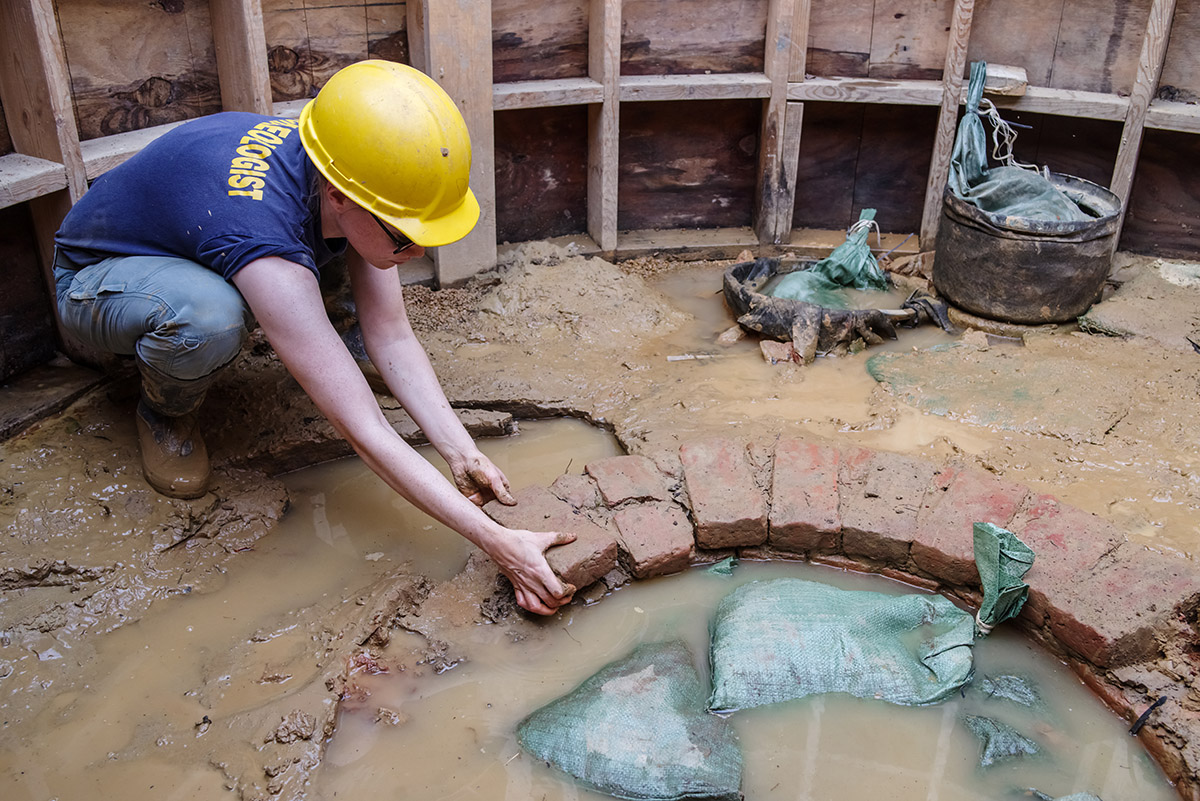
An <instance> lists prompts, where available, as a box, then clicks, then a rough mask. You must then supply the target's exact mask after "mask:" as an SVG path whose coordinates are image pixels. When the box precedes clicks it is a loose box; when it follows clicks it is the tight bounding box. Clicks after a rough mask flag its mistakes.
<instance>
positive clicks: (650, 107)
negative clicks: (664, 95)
mask: <svg viewBox="0 0 1200 801" xmlns="http://www.w3.org/2000/svg"><path fill="white" fill-rule="evenodd" d="M761 117H762V103H761V102H760V101H757V100H712V101H690V102H685V101H676V102H669V103H628V104H624V105H622V107H621V138H620V145H619V153H620V166H619V178H618V189H617V196H618V203H617V227H618V228H619V229H621V230H632V229H642V228H691V227H697V228H699V227H704V228H711V227H740V226H745V225H749V224H750V217H751V210H752V208H753V206H754V192H755V188H756V186H757V178H758V159H757V153H758V136H759V125H760V120H761Z"/></svg>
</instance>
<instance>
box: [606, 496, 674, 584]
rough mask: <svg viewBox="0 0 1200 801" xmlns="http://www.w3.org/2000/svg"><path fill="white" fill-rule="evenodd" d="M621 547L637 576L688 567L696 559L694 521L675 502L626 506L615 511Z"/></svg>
mask: <svg viewBox="0 0 1200 801" xmlns="http://www.w3.org/2000/svg"><path fill="white" fill-rule="evenodd" d="M613 520H614V521H615V522H616V524H617V531H619V532H620V535H621V538H620V544H621V550H622V552H624V554H625V558H626V559H625V561H626V564H627V565H628V566H629V568H630V570H631V571H632V572H633V575H634V577H635V578H639V579H644V578H653V577H654V576H665V575H667V574H668V573H678V572H680V571H682V570H687V568H688V566H689V565H690V564H691V559H692V545H693V542H694V540H693V535H692V524H691V522H690V521H689V520H688V518H687V515H686V514H684V511H683V510H682V509H680V508H679V507H678V506H676V505H675V504H673V503H645V504H639V505H637V506H626V507H625V508H623V509H618V510H617V511H616V512H614V513H613Z"/></svg>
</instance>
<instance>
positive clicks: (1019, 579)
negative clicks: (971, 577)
mask: <svg viewBox="0 0 1200 801" xmlns="http://www.w3.org/2000/svg"><path fill="white" fill-rule="evenodd" d="M973 531H974V537H975V541H974V547H975V569H976V570H978V571H979V581H980V583H981V584H982V585H983V604H982V605H981V606H980V607H979V614H978V616H977V618H976V624H977V626H978V628H979V631H980V633H981V634H987V633H988V632H990V631H991V630H992V627H993V626H995V625H996V624H997V623H999V622H1002V621H1005V620H1009V619H1010V618H1014V617H1016V616H1017V615H1018V614H1019V613H1020V611H1021V608H1022V607H1023V606H1025V599H1026V598H1028V597H1029V585H1028V584H1026V583H1025V582H1024V581H1023V579H1024V578H1025V574H1026V573H1028V572H1029V568H1031V567H1033V550H1032V549H1031V548H1030V547H1029V546H1028V545H1026V544H1025V543H1023V542H1021V541H1020V540H1019V539H1017V535H1015V534H1013V533H1012V532H1011V531H1009V530H1008V529H1004V528H1001V527H1000V526H997V525H995V524H993V523H976V524H975V525H974V527H973Z"/></svg>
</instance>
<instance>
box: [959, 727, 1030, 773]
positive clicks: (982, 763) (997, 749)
mask: <svg viewBox="0 0 1200 801" xmlns="http://www.w3.org/2000/svg"><path fill="white" fill-rule="evenodd" d="M963 723H965V724H966V726H967V728H968V729H970V730H971V733H972V734H974V735H975V736H976V737H978V738H979V740H980V742H981V743H982V746H983V747H982V749H981V750H980V754H979V767H981V768H990V767H991V766H992V765H995V764H998V763H1000V762H1007V761H1009V760H1012V759H1019V758H1022V757H1032V756H1041V755H1042V747H1041V746H1040V745H1038V744H1037V743H1035V742H1034V741H1033V740H1030V739H1029V738H1028V737H1026V736H1025V735H1023V734H1021V733H1020V732H1019V731H1017V730H1016V729H1014V728H1013V727H1012V726H1009V725H1007V724H1005V723H1001V722H1000V721H998V720H993V719H992V718H985V717H983V716H982V715H964V716H963Z"/></svg>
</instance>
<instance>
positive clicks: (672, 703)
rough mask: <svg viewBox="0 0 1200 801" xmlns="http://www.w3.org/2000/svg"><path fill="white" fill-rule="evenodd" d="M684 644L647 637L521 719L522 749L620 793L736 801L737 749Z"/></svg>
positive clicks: (596, 785) (667, 800)
mask: <svg viewBox="0 0 1200 801" xmlns="http://www.w3.org/2000/svg"><path fill="white" fill-rule="evenodd" d="M704 699H705V688H704V686H703V685H702V684H701V682H700V678H699V675H698V674H697V673H696V668H695V665H694V664H693V661H692V654H691V652H690V651H689V650H688V648H687V646H686V645H684V644H683V643H682V642H679V641H674V642H667V643H647V644H644V645H640V646H638V647H637V648H636V649H635V650H634V651H633V653H632V654H630V655H629V656H628V657H626V658H625V659H623V660H621V661H618V662H614V663H612V664H610V665H608V666H606V667H605V668H603V669H602V670H600V672H598V673H596V674H595V675H594V676H592V677H591V678H589V679H587V680H586V681H584V682H583V684H581V685H579V687H577V688H576V689H575V690H573V691H572V692H570V693H568V694H567V695H565V696H563V697H562V698H559V699H558V700H556V701H553V702H551V703H549V704H547V705H546V706H544V707H542V708H541V709H539V710H537V711H536V712H534V713H532V714H531V715H529V716H528V717H527V718H525V720H523V721H522V722H521V723H520V725H519V726H518V729H517V737H518V739H519V741H520V743H521V747H522V748H524V749H525V750H526V751H528V752H529V753H530V754H532V755H533V756H534V757H536V758H537V759H540V760H543V761H545V762H548V763H549V764H551V765H553V766H555V767H557V768H559V769H560V770H562V771H564V772H565V773H567V774H568V775H570V776H573V777H574V778H576V779H578V780H579V781H580V782H582V783H584V784H585V785H587V786H589V787H591V788H593V789H595V790H598V791H600V792H602V793H607V794H608V795H613V796H616V797H618V798H629V799H638V800H639V801H641V800H642V799H646V800H651V799H653V800H655V801H657V800H658V799H662V800H663V801H676V799H720V800H721V801H740V799H741V798H742V795H741V792H740V787H741V782H742V754H741V750H740V749H739V747H738V744H737V740H736V737H735V735H734V733H733V730H732V728H731V726H730V724H729V722H728V721H726V720H725V719H723V718H720V717H717V716H716V715H710V714H708V713H707V712H705V710H704Z"/></svg>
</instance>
